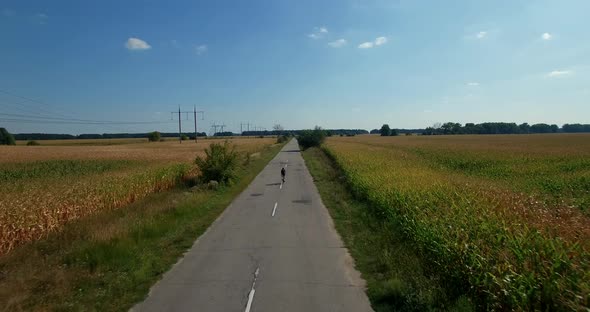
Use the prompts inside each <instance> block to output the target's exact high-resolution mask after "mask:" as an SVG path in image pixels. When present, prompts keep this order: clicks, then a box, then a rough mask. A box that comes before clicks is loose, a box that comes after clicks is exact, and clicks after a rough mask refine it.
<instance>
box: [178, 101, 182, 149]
mask: <svg viewBox="0 0 590 312" xmlns="http://www.w3.org/2000/svg"><path fill="white" fill-rule="evenodd" d="M178 141H179V142H180V144H182V126H181V121H180V105H178Z"/></svg>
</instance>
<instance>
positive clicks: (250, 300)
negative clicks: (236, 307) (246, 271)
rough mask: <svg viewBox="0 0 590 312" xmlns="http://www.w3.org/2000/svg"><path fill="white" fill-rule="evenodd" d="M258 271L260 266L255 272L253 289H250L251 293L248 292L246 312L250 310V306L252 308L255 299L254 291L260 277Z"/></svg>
mask: <svg viewBox="0 0 590 312" xmlns="http://www.w3.org/2000/svg"><path fill="white" fill-rule="evenodd" d="M258 272H260V267H258V268H256V272H254V281H253V282H252V289H250V293H248V303H247V304H246V310H245V311H246V312H250V308H252V301H254V293H256V289H254V287H255V286H256V279H257V278H258Z"/></svg>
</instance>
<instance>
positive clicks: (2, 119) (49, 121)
mask: <svg viewBox="0 0 590 312" xmlns="http://www.w3.org/2000/svg"><path fill="white" fill-rule="evenodd" d="M0 121H6V122H24V123H39V124H64V125H70V124H71V125H104V126H108V125H151V124H171V122H169V121H132V122H129V121H127V122H87V121H86V122H85V121H64V120H38V119H23V118H2V117H0Z"/></svg>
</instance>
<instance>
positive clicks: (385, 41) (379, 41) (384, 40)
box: [375, 37, 387, 46]
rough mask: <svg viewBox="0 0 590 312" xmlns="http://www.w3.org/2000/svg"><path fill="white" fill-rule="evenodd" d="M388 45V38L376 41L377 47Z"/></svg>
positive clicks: (380, 38)
mask: <svg viewBox="0 0 590 312" xmlns="http://www.w3.org/2000/svg"><path fill="white" fill-rule="evenodd" d="M386 43H387V38H386V37H379V38H377V39H375V45H376V46H380V45H383V44H386Z"/></svg>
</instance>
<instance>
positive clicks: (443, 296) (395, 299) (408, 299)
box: [303, 148, 473, 311]
mask: <svg viewBox="0 0 590 312" xmlns="http://www.w3.org/2000/svg"><path fill="white" fill-rule="evenodd" d="M303 157H304V159H305V163H306V165H307V167H308V168H309V170H310V172H311V174H312V176H313V178H314V181H315V184H316V186H317V187H318V189H319V191H320V194H321V197H322V201H323V202H324V204H325V205H326V207H327V208H328V210H329V211H330V215H331V216H332V219H333V220H334V224H335V226H336V229H337V231H338V233H339V234H340V236H341V237H342V239H343V240H344V242H345V245H346V246H347V248H348V250H349V251H350V253H351V255H352V257H353V258H354V259H355V263H356V268H357V269H358V270H359V271H360V272H361V274H362V276H363V278H364V279H365V280H366V281H367V295H368V296H369V299H370V300H371V304H372V306H373V309H375V310H376V311H435V310H454V311H471V310H473V307H472V305H471V303H470V302H469V300H468V299H466V297H463V296H460V294H449V293H447V291H446V290H445V287H444V285H443V284H442V283H441V281H440V280H439V279H438V278H437V275H436V272H432V271H431V270H429V267H428V266H427V265H426V262H425V261H423V259H421V258H420V257H419V256H418V254H417V253H416V251H415V249H414V248H412V245H411V243H410V242H409V241H408V240H406V239H405V238H404V234H403V233H402V231H401V229H400V228H399V227H397V226H396V225H395V224H393V223H391V222H386V221H384V220H380V219H379V218H377V217H376V216H375V215H374V214H372V213H371V212H370V211H371V209H370V207H369V206H368V204H366V203H365V202H363V201H360V200H357V199H355V198H353V196H352V195H351V193H350V192H349V191H348V189H347V187H346V182H345V179H344V177H343V175H342V174H341V172H340V171H339V169H338V168H337V167H336V166H335V164H334V162H333V161H332V160H331V159H330V158H328V156H326V154H325V153H324V152H323V151H322V150H321V149H318V148H310V149H308V150H306V151H305V152H303Z"/></svg>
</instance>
